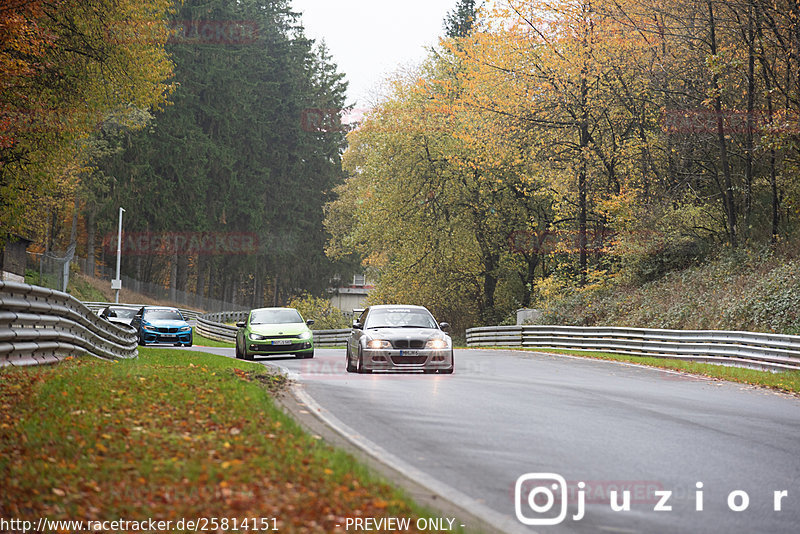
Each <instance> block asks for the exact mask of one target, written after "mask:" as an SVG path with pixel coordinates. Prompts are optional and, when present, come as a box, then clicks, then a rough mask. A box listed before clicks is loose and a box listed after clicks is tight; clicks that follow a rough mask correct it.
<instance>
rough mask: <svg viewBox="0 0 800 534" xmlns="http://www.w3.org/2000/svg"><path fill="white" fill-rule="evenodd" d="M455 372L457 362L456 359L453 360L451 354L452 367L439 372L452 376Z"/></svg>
mask: <svg viewBox="0 0 800 534" xmlns="http://www.w3.org/2000/svg"><path fill="white" fill-rule="evenodd" d="M455 370H456V360H455V358H453V355H452V354H451V355H450V367H448V368H447V369H442V370H441V371H439V372H440V373H442V374H443V375H452V374H453V371H455Z"/></svg>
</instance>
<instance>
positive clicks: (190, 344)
mask: <svg viewBox="0 0 800 534" xmlns="http://www.w3.org/2000/svg"><path fill="white" fill-rule="evenodd" d="M193 344H194V339H190V340H189V342H188V343H187V344H186V346H187V347H191V346H192V345H193Z"/></svg>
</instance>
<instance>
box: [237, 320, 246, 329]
mask: <svg viewBox="0 0 800 534" xmlns="http://www.w3.org/2000/svg"><path fill="white" fill-rule="evenodd" d="M244 325H245V322H244V321H239V322H238V323H236V327H237V328H244Z"/></svg>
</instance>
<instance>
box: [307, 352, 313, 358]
mask: <svg viewBox="0 0 800 534" xmlns="http://www.w3.org/2000/svg"><path fill="white" fill-rule="evenodd" d="M305 357H306V358H313V357H314V351H313V350H312V351H311V352H306V356H305Z"/></svg>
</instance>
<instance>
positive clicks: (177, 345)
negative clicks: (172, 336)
mask: <svg viewBox="0 0 800 534" xmlns="http://www.w3.org/2000/svg"><path fill="white" fill-rule="evenodd" d="M173 345H175V346H176V347H180V346H181V345H183V343H181V342H180V341H178V342H177V343H173Z"/></svg>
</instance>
